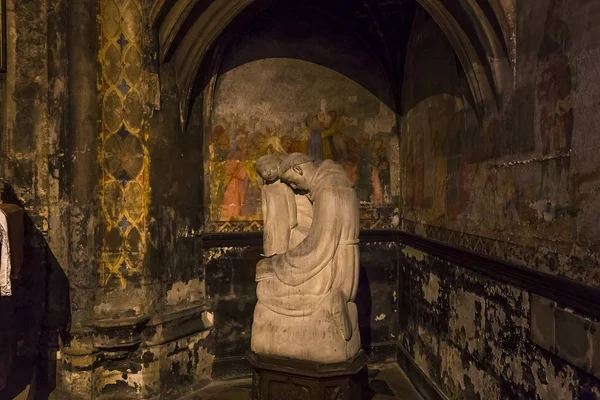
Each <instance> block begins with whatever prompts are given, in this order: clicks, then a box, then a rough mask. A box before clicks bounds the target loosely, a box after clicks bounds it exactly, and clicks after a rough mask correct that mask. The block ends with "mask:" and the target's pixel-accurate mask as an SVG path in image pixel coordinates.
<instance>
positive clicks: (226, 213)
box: [221, 133, 248, 220]
mask: <svg viewBox="0 0 600 400" xmlns="http://www.w3.org/2000/svg"><path fill="white" fill-rule="evenodd" d="M247 149H248V138H247V136H246V135H245V134H243V133H239V134H238V135H237V136H236V137H235V151H233V152H232V153H231V154H230V155H229V156H228V157H227V161H226V162H225V174H226V176H225V181H224V186H225V193H224V194H223V201H222V203H221V220H231V219H238V218H240V217H241V216H242V213H241V211H242V206H243V204H244V200H245V197H246V190H247V188H248V171H247V169H246V161H247Z"/></svg>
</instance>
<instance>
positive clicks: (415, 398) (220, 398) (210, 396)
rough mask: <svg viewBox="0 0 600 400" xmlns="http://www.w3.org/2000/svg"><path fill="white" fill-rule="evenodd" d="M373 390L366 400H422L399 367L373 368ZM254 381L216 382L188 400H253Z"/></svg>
mask: <svg viewBox="0 0 600 400" xmlns="http://www.w3.org/2000/svg"><path fill="white" fill-rule="evenodd" d="M369 377H370V379H369V386H370V387H369V388H368V389H367V390H366V391H365V393H364V395H363V399H364V400H392V399H403V400H404V399H406V400H421V396H419V394H418V393H417V391H416V390H415V388H414V387H413V386H412V385H411V383H410V381H409V380H408V378H407V377H406V375H405V374H404V372H402V370H401V369H400V368H398V366H397V365H395V364H382V365H371V366H369ZM251 382H252V381H251V379H250V378H247V379H236V380H230V381H219V382H214V383H212V384H210V385H208V386H207V387H205V388H204V389H202V390H201V391H199V392H197V393H194V394H193V395H191V396H188V397H186V398H185V400H251V397H252V396H251V391H252V385H251Z"/></svg>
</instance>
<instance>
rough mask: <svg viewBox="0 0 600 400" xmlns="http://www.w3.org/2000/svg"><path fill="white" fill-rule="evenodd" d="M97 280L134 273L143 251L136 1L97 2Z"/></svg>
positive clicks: (143, 158)
mask: <svg viewBox="0 0 600 400" xmlns="http://www.w3.org/2000/svg"><path fill="white" fill-rule="evenodd" d="M100 16H101V22H102V24H101V26H102V36H101V38H100V44H101V46H102V51H101V53H100V61H101V63H102V96H103V97H102V132H101V134H100V139H101V143H102V146H101V156H100V157H101V165H102V180H101V182H102V186H101V199H102V203H101V205H102V217H103V219H104V228H105V230H104V234H103V240H102V255H101V271H100V277H101V284H102V285H103V286H105V285H108V284H109V282H111V280H113V279H114V280H116V281H118V284H119V286H120V287H122V288H125V287H126V285H127V281H128V279H130V278H132V277H133V276H137V277H139V276H140V274H141V272H142V263H143V258H144V257H143V256H144V252H145V250H146V241H145V230H146V215H147V213H148V199H147V197H148V192H149V187H148V172H147V171H148V163H149V158H148V154H147V148H146V138H145V135H146V134H147V128H146V122H147V121H146V116H145V114H144V107H143V106H144V100H143V99H144V96H145V92H144V88H145V86H144V73H143V72H144V71H143V67H142V39H143V29H142V28H143V15H142V8H141V2H139V1H137V0H128V1H120V2H115V1H113V0H105V1H102V3H101V15H100Z"/></svg>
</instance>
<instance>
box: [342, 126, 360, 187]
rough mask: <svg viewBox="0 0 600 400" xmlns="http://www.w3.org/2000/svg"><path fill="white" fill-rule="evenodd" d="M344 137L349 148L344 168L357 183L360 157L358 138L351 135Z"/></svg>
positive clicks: (352, 180)
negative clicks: (355, 138)
mask: <svg viewBox="0 0 600 400" xmlns="http://www.w3.org/2000/svg"><path fill="white" fill-rule="evenodd" d="M343 139H344V141H345V145H346V149H347V154H346V161H345V163H344V168H345V169H346V174H348V178H349V179H350V181H351V182H352V183H354V184H356V179H357V178H358V159H359V157H360V147H359V145H358V143H357V142H356V140H354V138H352V137H350V136H344V137H343Z"/></svg>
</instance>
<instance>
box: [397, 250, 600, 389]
mask: <svg viewBox="0 0 600 400" xmlns="http://www.w3.org/2000/svg"><path fill="white" fill-rule="evenodd" d="M400 265H401V270H402V272H401V273H402V277H403V279H402V281H403V282H404V283H403V286H402V287H401V289H400V290H403V291H404V292H403V293H404V295H403V297H402V299H401V305H400V307H401V310H402V313H405V314H406V315H407V318H406V319H404V318H403V319H401V321H402V322H401V325H400V340H399V344H400V346H402V348H404V349H405V350H406V351H407V352H408V353H409V354H410V355H411V357H412V358H413V359H414V360H415V362H416V364H417V365H418V367H419V368H420V369H421V370H422V371H423V372H425V374H426V375H427V376H428V377H429V378H431V379H432V380H433V381H434V383H435V384H436V385H437V386H438V387H439V388H440V389H441V391H442V392H443V393H444V394H445V395H447V396H448V398H450V399H477V398H480V399H517V398H518V399H596V398H598V397H599V396H600V380H598V379H596V378H594V377H592V376H591V375H589V374H586V373H585V372H583V371H582V370H580V369H577V368H575V367H573V366H571V365H569V364H567V363H566V362H564V361H563V360H561V359H559V358H558V357H555V356H554V355H552V354H551V353H549V352H547V351H545V350H543V349H541V348H540V347H538V346H536V345H535V344H534V343H533V342H532V341H531V340H530V334H531V332H530V324H529V321H530V317H531V315H530V294H529V293H528V292H526V291H523V290H520V289H518V288H515V287H512V286H509V285H505V284H502V283H499V282H496V281H493V280H490V279H486V278H483V277H482V276H480V275H477V274H476V273H473V272H471V271H469V270H468V269H465V268H462V267H460V266H458V265H454V264H450V263H447V262H444V261H441V260H438V259H436V258H434V257H431V256H429V255H427V254H425V253H422V252H420V251H419V250H416V249H413V248H410V247H404V248H402V249H401V255H400Z"/></svg>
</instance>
